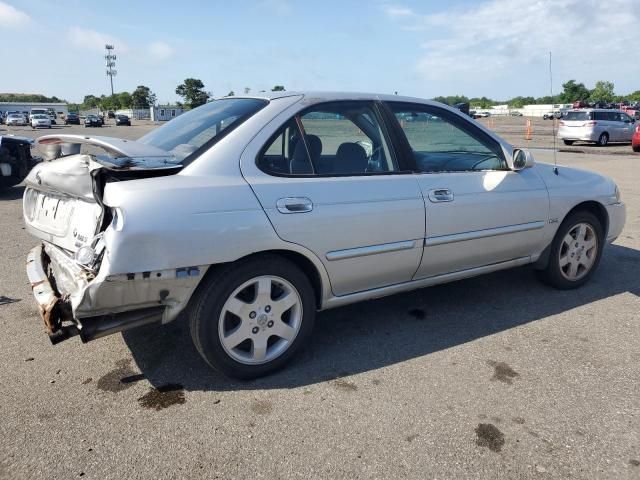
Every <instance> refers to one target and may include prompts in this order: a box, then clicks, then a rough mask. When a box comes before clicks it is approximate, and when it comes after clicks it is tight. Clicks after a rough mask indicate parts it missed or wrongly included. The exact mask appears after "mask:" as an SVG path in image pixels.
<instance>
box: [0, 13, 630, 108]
mask: <svg viewBox="0 0 640 480" xmlns="http://www.w3.org/2000/svg"><path fill="white" fill-rule="evenodd" d="M639 26H640V0H607V2H603V1H602V0H475V1H472V0H449V1H446V2H443V1H436V0H433V1H425V0H423V1H411V0H406V1H397V2H396V1H386V0H370V1H366V0H360V1H355V0H323V1H322V2H308V1H302V0H299V1H296V0H253V1H250V0H235V1H233V2H230V1H228V0H227V1H217V0H211V1H205V0H202V1H198V0H182V1H181V2H158V1H144V0H127V1H121V0H109V1H106V2H87V1H85V0H65V1H56V2H51V1H50V0H20V1H18V0H0V34H1V36H2V42H0V58H2V63H1V64H0V65H1V66H0V92H2V93H7V92H11V93H41V94H44V95H47V96H52V95H55V96H57V97H59V98H64V99H67V100H69V101H72V102H78V101H81V100H82V98H83V97H84V95H87V94H94V95H101V94H107V95H108V94H109V93H110V87H109V79H108V78H107V76H106V75H105V67H104V61H105V60H104V57H103V56H104V53H105V52H104V44H105V43H111V44H113V45H114V46H115V54H116V55H117V60H116V69H117V71H118V75H117V76H116V77H115V78H114V88H115V91H116V92H119V91H129V92H131V91H133V90H134V89H135V87H136V86H137V85H147V86H149V87H150V88H151V90H152V91H154V92H155V93H156V94H157V97H158V101H159V102H161V103H168V102H174V101H175V100H178V99H179V97H178V96H177V95H176V94H175V88H176V86H177V85H178V84H180V83H182V81H183V80H184V79H185V78H188V77H195V78H199V79H201V80H202V81H203V82H204V84H205V88H206V90H208V91H210V92H211V93H212V94H213V95H214V96H223V95H226V94H227V93H228V92H229V91H231V90H233V91H235V92H236V93H241V92H242V91H243V90H244V88H245V87H249V88H251V90H252V91H254V92H256V91H260V90H270V89H271V88H272V87H273V86H274V85H284V86H285V87H286V89H287V90H341V91H366V92H378V93H393V92H398V93H399V94H401V95H410V96H417V97H424V98H432V97H434V96H438V95H444V96H446V95H457V94H464V95H467V96H468V97H480V96H487V97H489V98H494V99H508V98H512V97H514V96H517V95H522V96H534V97H539V96H544V95H548V94H549V92H550V88H551V85H550V81H549V52H550V51H551V52H552V64H553V90H554V92H555V93H557V92H559V91H561V85H562V83H563V82H565V81H567V80H569V79H576V80H577V81H579V82H583V83H584V84H585V85H586V86H587V87H589V88H593V86H594V84H595V82H596V81H597V80H609V81H612V82H614V84H615V90H616V93H618V94H624V93H630V92H632V91H635V90H639V89H640V62H638V58H639V55H640V54H639V53H638V41H637V35H638V28H639Z"/></svg>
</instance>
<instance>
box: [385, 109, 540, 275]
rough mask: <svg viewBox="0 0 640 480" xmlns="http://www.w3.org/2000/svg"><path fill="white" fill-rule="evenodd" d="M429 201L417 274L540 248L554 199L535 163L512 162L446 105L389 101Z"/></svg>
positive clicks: (445, 270) (508, 257)
mask: <svg viewBox="0 0 640 480" xmlns="http://www.w3.org/2000/svg"><path fill="white" fill-rule="evenodd" d="M389 107H390V108H391V110H392V113H393V116H394V117H395V119H396V120H397V122H398V124H399V125H400V128H401V129H402V131H403V133H404V136H405V138H406V151H407V153H408V155H410V156H411V158H412V160H413V163H414V164H415V167H414V168H415V171H416V178H417V179H418V182H419V184H420V188H421V190H422V194H423V196H424V201H425V206H426V235H425V239H424V245H425V247H424V255H423V258H422V262H421V265H420V268H419V269H418V271H417V273H416V278H425V277H431V276H436V275H441V274H445V273H451V272H457V271H462V270H467V269H471V268H476V267H482V266H485V265H490V264H495V263H501V262H506V261H509V260H516V259H522V258H526V257H527V256H529V255H531V254H532V253H533V252H534V251H536V250H537V249H538V248H539V245H540V242H541V240H542V228H543V227H544V226H545V224H546V221H547V218H548V211H549V199H548V193H547V189H546V187H545V185H544V183H543V182H542V180H541V179H540V178H539V176H538V175H537V174H536V173H535V171H534V170H533V169H525V170H521V171H518V172H516V171H512V170H510V169H509V167H508V164H507V162H506V159H505V157H504V152H503V150H502V147H501V146H500V144H499V143H498V142H497V141H496V140H494V139H493V138H492V137H491V136H489V135H488V134H486V133H485V132H484V131H482V130H481V129H480V128H478V127H477V126H476V125H474V124H473V123H472V122H471V121H470V120H467V119H465V118H464V117H463V116H461V115H458V114H456V113H453V112H450V111H448V110H446V109H443V108H438V107H433V106H429V105H422V104H408V103H399V102H398V103H396V102H390V103H389Z"/></svg>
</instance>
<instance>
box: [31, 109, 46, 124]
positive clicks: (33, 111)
mask: <svg viewBox="0 0 640 480" xmlns="http://www.w3.org/2000/svg"><path fill="white" fill-rule="evenodd" d="M48 114H49V112H48V111H47V109H46V108H32V109H31V110H30V111H29V115H28V118H29V121H31V117H32V116H34V115H48Z"/></svg>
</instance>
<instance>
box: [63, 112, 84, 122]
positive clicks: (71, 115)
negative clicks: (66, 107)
mask: <svg viewBox="0 0 640 480" xmlns="http://www.w3.org/2000/svg"><path fill="white" fill-rule="evenodd" d="M64 124H65V125H80V116H79V115H78V114H77V113H71V112H69V113H68V114H67V116H66V117H65V119H64Z"/></svg>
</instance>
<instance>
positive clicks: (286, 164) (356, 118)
mask: <svg viewBox="0 0 640 480" xmlns="http://www.w3.org/2000/svg"><path fill="white" fill-rule="evenodd" d="M257 164H258V167H259V168H260V169H262V170H263V171H264V172H266V173H270V174H276V175H278V174H279V175H322V176H334V175H335V176H338V175H366V174H375V173H385V172H394V171H397V170H398V168H397V163H396V160H395V157H394V154H393V151H392V149H391V147H390V143H389V141H388V139H387V136H386V133H385V131H384V124H383V122H382V121H381V120H380V119H379V117H378V113H377V111H376V107H375V106H374V104H373V103H372V102H353V101H344V102H331V103H326V104H320V105H317V106H314V107H311V108H309V109H307V110H305V111H303V112H302V113H301V114H299V115H297V116H296V117H294V118H292V119H291V120H289V122H287V123H286V124H285V125H284V126H283V127H282V128H281V129H280V130H279V132H278V133H276V135H274V137H272V139H271V140H270V141H269V142H268V143H267V145H266V146H265V149H264V150H263V153H262V155H260V157H259V158H258V160H257Z"/></svg>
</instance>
